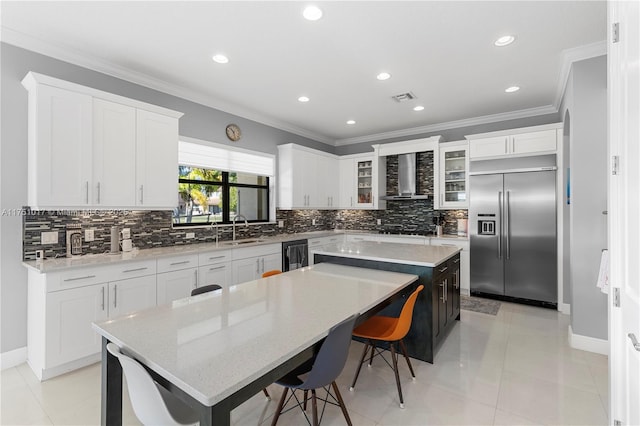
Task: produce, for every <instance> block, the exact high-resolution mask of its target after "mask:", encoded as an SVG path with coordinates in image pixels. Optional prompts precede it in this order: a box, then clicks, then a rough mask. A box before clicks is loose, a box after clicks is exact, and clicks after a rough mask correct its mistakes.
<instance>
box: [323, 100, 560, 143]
mask: <svg viewBox="0 0 640 426" xmlns="http://www.w3.org/2000/svg"><path fill="white" fill-rule="evenodd" d="M556 112H558V109H557V108H555V107H553V106H552V105H547V106H543V107H536V108H528V109H521V110H518V111H511V112H505V113H499V114H491V115H483V116H481V117H474V118H465V119H463V120H455V121H448V122H445V123H436V124H429V125H427V126H420V127H411V128H409V129H402V130H393V131H390V132H383V133H374V134H371V135H365V136H358V137H355V138H348V139H338V140H337V141H336V142H335V144H336V146H343V145H351V144H355V143H362V142H376V141H380V140H384V139H391V138H397V137H407V136H416V135H419V134H424V133H430V132H438V131H440V130H448V129H456V128H459V127H466V126H476V125H478V124H487V123H495V122H499V121H507V120H515V119H518V118H526V117H534V116H537V115H545V114H554V113H556Z"/></svg>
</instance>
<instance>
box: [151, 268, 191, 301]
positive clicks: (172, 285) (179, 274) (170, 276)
mask: <svg viewBox="0 0 640 426" xmlns="http://www.w3.org/2000/svg"><path fill="white" fill-rule="evenodd" d="M156 284H157V286H158V296H157V302H158V305H163V304H165V303H169V302H171V301H173V300H176V299H182V298H183V297H188V296H190V295H191V290H193V289H194V288H196V287H197V286H198V269H197V268H189V269H182V270H179V271H170V272H164V273H162V274H158V275H157V278H156Z"/></svg>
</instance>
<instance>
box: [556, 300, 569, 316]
mask: <svg viewBox="0 0 640 426" xmlns="http://www.w3.org/2000/svg"><path fill="white" fill-rule="evenodd" d="M558 310H559V311H560V312H561V313H563V314H565V315H571V304H569V303H561V304H560V305H559V306H558Z"/></svg>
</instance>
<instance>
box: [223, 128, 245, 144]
mask: <svg viewBox="0 0 640 426" xmlns="http://www.w3.org/2000/svg"><path fill="white" fill-rule="evenodd" d="M226 132H227V137H228V138H229V140H230V141H233V142H236V141H237V140H238V139H240V137H242V133H241V132H240V127H238V125H237V124H229V125H228V126H227V128H226Z"/></svg>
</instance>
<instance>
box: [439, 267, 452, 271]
mask: <svg viewBox="0 0 640 426" xmlns="http://www.w3.org/2000/svg"><path fill="white" fill-rule="evenodd" d="M447 269H449V267H448V266H445V267H444V268H442V269H438V272H444V271H446V270H447Z"/></svg>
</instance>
